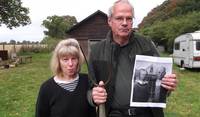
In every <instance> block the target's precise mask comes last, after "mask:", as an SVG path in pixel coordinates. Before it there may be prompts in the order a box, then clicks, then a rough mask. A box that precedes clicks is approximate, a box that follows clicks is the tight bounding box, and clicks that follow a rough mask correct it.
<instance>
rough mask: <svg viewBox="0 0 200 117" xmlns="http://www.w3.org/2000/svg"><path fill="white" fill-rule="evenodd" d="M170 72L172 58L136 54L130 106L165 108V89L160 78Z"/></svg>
mask: <svg viewBox="0 0 200 117" xmlns="http://www.w3.org/2000/svg"><path fill="white" fill-rule="evenodd" d="M171 73H172V58H169V57H152V56H143V55H136V59H135V66H134V69H133V76H132V89H131V98H130V99H131V100H130V106H132V107H160V108H165V107H166V95H167V90H166V89H164V88H163V87H162V86H161V80H162V78H163V77H164V76H165V74H171Z"/></svg>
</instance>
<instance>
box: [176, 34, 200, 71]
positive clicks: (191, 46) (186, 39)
mask: <svg viewBox="0 0 200 117" xmlns="http://www.w3.org/2000/svg"><path fill="white" fill-rule="evenodd" d="M173 60H174V63H175V64H177V65H179V66H181V67H183V68H184V67H185V68H200V31H196V32H193V33H186V34H183V35H180V36H178V37H177V38H176V39H175V40H174V48H173Z"/></svg>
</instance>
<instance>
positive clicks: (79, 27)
mask: <svg viewBox="0 0 200 117" xmlns="http://www.w3.org/2000/svg"><path fill="white" fill-rule="evenodd" d="M108 31H109V26H108V24H107V15H106V14H105V13H103V12H102V11H100V10H98V11H96V12H95V13H93V14H91V15H90V16H88V17H87V18H85V19H84V20H82V21H81V22H79V23H77V24H76V25H74V26H73V27H72V28H71V29H69V30H68V31H67V37H72V38H76V39H77V40H78V41H79V43H80V45H81V46H82V48H83V50H84V53H85V54H86V56H87V57H88V55H89V53H88V50H89V47H90V45H89V44H90V41H92V40H102V39H105V37H106V34H107V32H108Z"/></svg>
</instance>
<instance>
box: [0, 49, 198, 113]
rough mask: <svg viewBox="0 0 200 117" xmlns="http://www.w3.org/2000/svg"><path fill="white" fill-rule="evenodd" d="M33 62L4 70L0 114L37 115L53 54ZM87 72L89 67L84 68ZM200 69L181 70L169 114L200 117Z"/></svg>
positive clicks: (36, 57) (0, 82) (35, 57)
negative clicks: (39, 97) (40, 90)
mask: <svg viewBox="0 0 200 117" xmlns="http://www.w3.org/2000/svg"><path fill="white" fill-rule="evenodd" d="M32 56H33V58H32V63H26V64H20V65H19V66H18V67H16V68H10V69H1V70H0V117H34V116H35V113H34V112H35V102H36V98H37V94H38V90H39V87H40V85H41V83H42V82H43V81H45V80H46V79H48V78H49V77H50V76H51V72H50V69H49V60H50V55H49V54H44V53H42V54H41V53H39V54H34V55H32ZM82 70H83V72H86V71H87V70H86V67H85V66H84V69H82ZM199 71H200V70H195V71H193V70H185V71H180V70H179V69H178V68H177V67H176V66H174V72H176V74H177V76H178V79H179V85H178V87H177V90H176V91H175V92H173V93H171V96H170V97H169V98H168V103H167V108H166V109H165V115H166V117H200V112H199V110H200V72H199Z"/></svg>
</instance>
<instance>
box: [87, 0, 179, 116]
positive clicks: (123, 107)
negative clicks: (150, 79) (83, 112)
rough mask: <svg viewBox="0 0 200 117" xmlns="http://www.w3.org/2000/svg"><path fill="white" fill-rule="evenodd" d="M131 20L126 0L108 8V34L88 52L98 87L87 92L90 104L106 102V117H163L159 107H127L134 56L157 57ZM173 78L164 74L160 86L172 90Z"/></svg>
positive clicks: (131, 16)
mask: <svg viewBox="0 0 200 117" xmlns="http://www.w3.org/2000/svg"><path fill="white" fill-rule="evenodd" d="M133 18H134V10H133V7H132V5H131V4H130V3H129V2H128V0H118V1H117V2H115V3H114V5H113V6H112V7H111V8H110V9H109V16H108V24H109V26H110V28H111V31H110V32H108V34H107V37H106V40H104V41H102V42H100V43H98V44H96V45H94V46H93V47H92V49H91V50H92V51H91V53H90V59H89V72H90V75H91V76H92V78H94V79H95V80H96V82H98V83H99V84H98V86H95V87H93V89H92V91H91V92H89V93H88V96H89V95H91V99H89V101H90V102H93V103H94V104H95V105H100V104H103V103H105V106H106V116H107V117H127V116H128V117H131V116H134V117H163V116H164V114H163V110H162V109H161V108H146V107H141V108H134V107H130V93H131V78H132V71H133V67H134V61H135V56H136V55H149V56H159V54H158V52H157V51H156V49H155V47H154V45H153V44H152V42H151V41H150V40H147V39H145V38H143V37H141V36H139V35H136V34H134V33H133V31H132V25H133ZM175 78H176V75H175V74H170V75H165V77H164V78H163V79H162V87H164V88H165V89H167V90H169V91H172V90H174V89H175V87H176V84H177V83H176V82H177V80H176V79H175ZM105 82H108V84H105V85H104V83H105Z"/></svg>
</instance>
